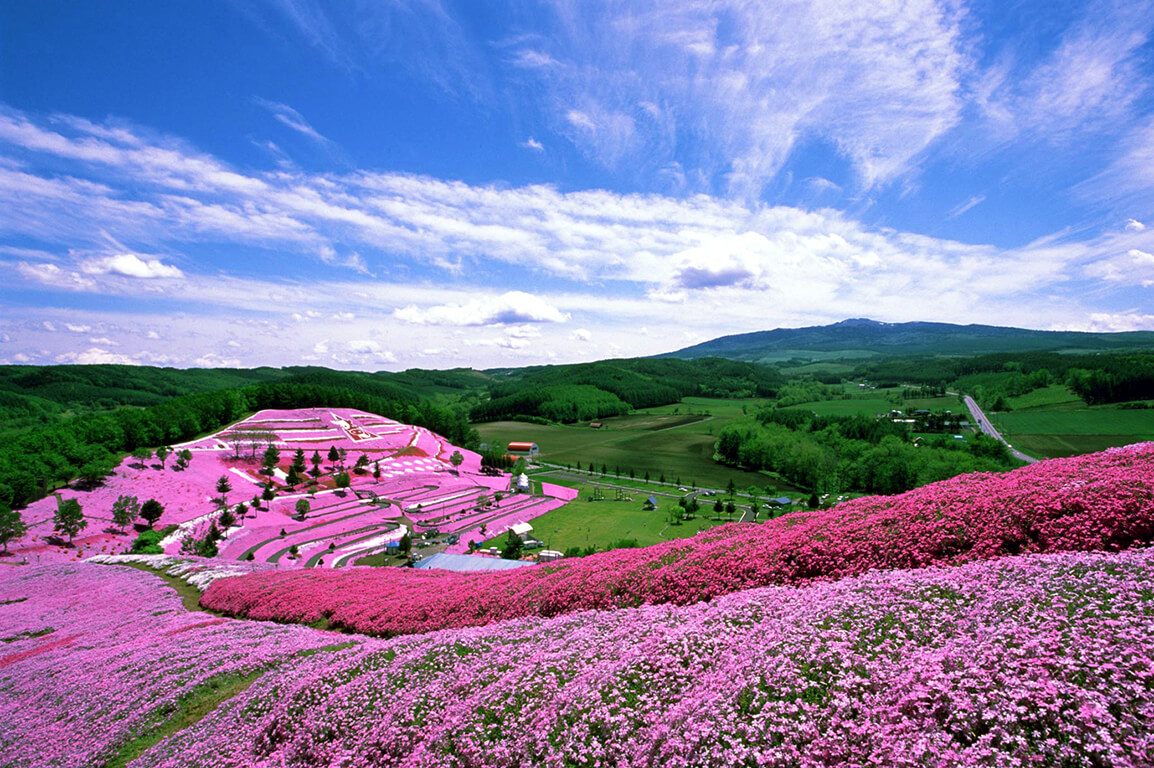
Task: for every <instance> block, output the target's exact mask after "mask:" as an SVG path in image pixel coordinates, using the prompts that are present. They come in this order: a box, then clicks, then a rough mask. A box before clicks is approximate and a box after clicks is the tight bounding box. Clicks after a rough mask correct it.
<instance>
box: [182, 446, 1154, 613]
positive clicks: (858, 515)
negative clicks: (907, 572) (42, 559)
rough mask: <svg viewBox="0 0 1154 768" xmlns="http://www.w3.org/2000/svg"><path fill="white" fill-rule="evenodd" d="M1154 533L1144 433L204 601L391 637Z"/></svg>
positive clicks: (271, 578)
mask: <svg viewBox="0 0 1154 768" xmlns="http://www.w3.org/2000/svg"><path fill="white" fill-rule="evenodd" d="M1152 539H1154V443H1145V444H1141V445H1136V446H1130V447H1128V448H1122V449H1112V450H1109V451H1106V452H1103V453H1098V454H1090V455H1087V456H1079V457H1075V458H1070V459H1054V460H1050V461H1046V462H1041V463H1039V464H1036V465H1033V466H1030V467H1025V468H1022V469H1019V470H1015V471H1013V472H1009V473H1006V474H1000V475H990V474H974V475H965V476H960V477H956V478H953V479H951V480H946V481H944V482H941V483H936V484H934V485H930V486H926V487H924V488H920V489H917V490H914V491H910V492H908V493H905V494H902V495H900V496H893V497H867V498H862V499H856V500H853V501H850V502H847V503H844V504H841V505H838V506H836V507H834V508H832V509H829V510H822V511H814V512H807V513H797V514H792V515H788V516H786V517H782V518H778V519H776V520H773V521H771V522H768V523H765V524H761V525H758V524H751V523H744V524H743V523H733V524H729V525H724V526H720V527H718V528H715V529H712V530H710V531H708V532H705V533H702V534H699V535H697V536H695V537H694V538H692V539H684V540H678V541H673V542H667V543H664V544H658V545H655V546H652V547H647V548H644V549H633V550H618V551H614V552H609V553H605V554H601V555H594V556H592V557H586V558H581V559H578V560H572V561H560V562H557V563H551V564H549V565H546V566H540V567H537V568H525V569H518V570H516V571H510V572H504V573H496V574H493V573H484V574H458V573H447V572H445V573H412V572H404V571H397V570H385V571H381V570H374V571H354V572H348V573H331V572H325V573H313V572H296V573H279V574H256V575H253V576H243V577H238V578H234V579H224V580H222V581H219V582H217V583H215V584H214V585H213V586H212V587H211V588H210V589H209V590H208V592H206V593H205V594H204V596H203V598H202V604H203V605H205V606H207V607H210V608H213V609H214V610H219V611H224V612H227V613H230V614H234V615H241V616H249V617H253V618H261V619H283V618H285V617H286V616H288V615H292V616H304V617H306V620H307V621H316V620H318V619H321V618H328V619H330V620H331V621H332V622H333V623H334V624H335V625H337V626H342V627H347V628H350V629H355V630H357V631H361V632H368V633H373V634H382V635H391V634H401V633H412V632H425V631H429V630H434V629H441V628H448V627H465V626H475V625H483V624H487V623H490V622H493V621H499V620H503V619H511V618H518V617H524V616H532V615H541V616H553V615H557V614H562V613H567V612H571V611H577V610H584V609H591V608H612V607H625V606H635V605H640V604H643V603H676V604H688V603H694V602H697V601H700V600H705V599H709V598H712V597H717V596H719V595H723V594H727V593H731V592H736V591H739V590H743V589H748V588H750V587H757V586H764V585H771V584H803V583H806V582H809V581H813V580H815V579H834V578H840V577H844V576H849V575H854V574H859V573H864V572H866V571H870V570H873V569H879V568H921V567H926V566H930V565H937V564H941V565H948V564H960V563H964V562H967V561H972V560H987V559H994V558H998V557H1003V556H1005V555H1012V554H1017V553H1020V552H1021V553H1026V552H1052V551H1064V550H1116V549H1123V548H1126V547H1128V546H1131V545H1133V544H1138V543H1148V542H1150V541H1151V540H1152Z"/></svg>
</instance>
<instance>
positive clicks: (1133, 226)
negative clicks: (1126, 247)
mask: <svg viewBox="0 0 1154 768" xmlns="http://www.w3.org/2000/svg"><path fill="white" fill-rule="evenodd" d="M1145 229H1146V225H1145V224H1143V223H1142V222H1140V221H1138V220H1137V219H1127V220H1126V231H1127V232H1143V231H1145Z"/></svg>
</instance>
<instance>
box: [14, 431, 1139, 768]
mask: <svg viewBox="0 0 1154 768" xmlns="http://www.w3.org/2000/svg"><path fill="white" fill-rule="evenodd" d="M361 415H362V416H363V417H364V418H354V416H356V414H354V413H352V412H330V416H329V417H327V418H328V421H326V420H325V419H326V417H325V416H318V415H316V414H299V413H298V414H294V415H292V416H291V417H292V418H298V419H314V418H319V419H320V423H321V424H322V425H327V426H320V427H318V426H316V424H317V422H313V421H298V422H293V421H290V420H289V418H290V414H288V413H265V414H258V415H257V416H256V417H254V420H253V421H250V422H249V426H250V427H251V426H252V424H254V423H255V424H262V423H263V424H265V425H268V424H272V425H275V427H274V431H277V434H278V435H279V436H280V438H281V439H282V440H288V439H289V438H290V437H293V438H298V439H312V437H315V438H316V439H318V440H319V439H320V436H319V435H313V436H311V437H310V432H311V431H313V430H314V429H318V430H320V429H323V430H325V431H326V432H333V431H336V430H349V431H350V432H351V433H349V432H346V434H345V437H346V439H347V440H348V442H347V443H344V445H345V446H346V451H347V452H348V453H352V452H353V451H357V450H361V447H363V448H368V446H367V442H368V441H366V440H357V439H356V438H357V437H358V435H357V434H356V429H353V428H354V427H360V428H361V429H364V430H365V431H366V432H369V433H372V434H375V435H376V437H374V438H373V439H375V440H377V441H379V442H378V445H379V446H380V449H381V456H382V461H383V460H384V458H383V457H384V454H385V453H387V452H389V451H392V452H393V453H392V454H391V458H392V459H394V463H393V464H391V465H388V466H391V467H393V469H394V470H395V471H396V470H402V469H404V468H405V467H403V466H402V465H400V464H399V463H398V462H400V461H405V460H410V461H411V460H412V459H408V458H406V456H405V455H404V441H405V440H413V439H414V438H413V437H412V435H413V434H415V433H414V432H410V433H406V434H407V435H408V436H407V437H402V436H400V432H398V435H395V436H387V435H383V434H377V433H385V432H387V431H389V430H390V429H392V428H397V429H398V430H401V431H403V430H404V428H403V425H391V424H387V423H384V422H381V423H369V421H370V419H371V415H370V414H361ZM262 419H269V420H273V421H262ZM346 425H347V426H346ZM324 437H325V439H327V440H332V439H335V438H336V435H335V434H325V435H324ZM422 440H425V441H435V440H436V437H435V435H432V434H430V435H428V436H418V437H417V438H416V444H417V445H419V446H424V447H422V448H421V450H422V451H423V452H424V453H426V456H425V457H424V458H426V459H431V460H439V459H438V457H440V456H441V455H442V454H443V453H444V451H445V450H447V449H448V448H449V446H446V445H443V444H442V445H441V448H440V450H436V451H433V450H432V449H434V448H436V445H435V444H434V443H433V442H422ZM393 441H395V442H393ZM199 442H200V445H199V446H198V447H200V448H202V449H203V451H204V453H203V455H196V456H195V457H194V458H193V460H192V462H191V465H190V466H194V465H196V462H198V461H201V459H202V458H206V457H209V456H212V457H214V460H216V461H218V462H220V466H228V464H229V461H228V459H227V458H226V457H227V455H228V454H229V452H232V453H234V454H235V452H236V451H235V447H233V446H231V445H230V443H229V440H228V437H227V433H225V434H218V435H214V436H211V437H209V438H205V439H204V440H203V441H199ZM358 445H359V446H361V447H355V446H358ZM463 453H464V452H462V454H463ZM451 455H452V454H451V453H450V454H449V456H450V457H451ZM338 458H339V449H338ZM346 458H347V457H346ZM475 460H476V459H475V457H466V461H464V462H462V463H461V464H460V465H459V466H458V467H456V468H454V466H453V463H452V462H451V461H449V462H447V463H445V462H442V464H443V466H442V467H439V468H435V469H434V470H430V471H432V472H433V473H434V474H436V475H442V476H444V477H445V479H450V478H452V479H457V478H458V476H457V475H455V474H454V471H458V472H460V473H461V477H464V478H465V479H468V475H469V473H470V468H471V465H470V462H472V461H475ZM205 463H206V464H207V463H208V462H207V461H206V462H205ZM277 466H278V468H280V469H281V471H282V472H283V471H285V470H284V467H281V466H280V465H279V464H278V465H277ZM232 468H234V467H230V470H231V469H232ZM235 468H238V469H242V471H248V470H247V469H244V468H242V467H235ZM289 468H291V466H290V467H289ZM135 471H136V472H137V473H140V472H144V473H152V474H153V475H156V476H159V475H162V474H163V473H166V472H170V471H171V468H170V469H153V468H151V467H148V468H146V469H144V470H135ZM177 474H179V473H177ZM234 474H235V473H234ZM286 474H287V473H286ZM404 474H405V473H404V472H401V477H403V476H404ZM422 474H426V473H425V472H424V470H422V471H421V472H410V473H409V476H411V477H417V476H421V475H422ZM382 476H383V472H382ZM210 477H211V475H210ZM273 477H274V478H278V477H279V476H278V475H277V473H276V472H275V471H274V472H273ZM238 479H239V476H238ZM398 479H399V478H390V479H389V481H388V482H392V481H395V480H398ZM376 481H377V482H386V481H384V479H383V477H382V478H381V479H379V480H376ZM319 482H320V481H319V479H318V483H319ZM360 484H361V485H362V486H367V485H368V484H369V480H367V479H363V480H362V481H360ZM364 489H365V488H364V487H362V488H361V490H364ZM339 490H344V489H341V488H339V487H336V484H335V482H334V487H333V488H332V489H331V493H332V494H335V493H336V492H337V491H339ZM325 492H326V491H323V490H319V491H318V492H317V493H318V495H320V494H322V493H325ZM206 501H207V502H209V503H211V500H205V499H200V498H197V497H195V496H191V495H190V496H189V498H188V501H187V502H186V504H187V505H189V506H190V508H189V509H186V510H185V512H183V513H181V514H187V515H190V516H191V517H190V519H194V518H195V513H196V512H197V511H198V509H192V508H191V507H198V505H199V504H202V503H205V502H206ZM176 506H178V505H176ZM273 507H274V509H269V510H264V511H262V512H260V513H258V514H272V513H273V512H274V511H275V502H274V505H273ZM173 519H174V520H175V519H176V518H175V517H174V518H173ZM306 522H307V518H306ZM231 535H232V534H230V536H231ZM259 537H260V534H257V535H255V536H254V537H253V539H254V542H255V540H256V539H258V538H259ZM1152 539H1154V444H1141V445H1135V446H1130V447H1127V448H1121V449H1113V450H1110V451H1107V452H1104V453H1100V454H1094V455H1088V456H1083V457H1078V458H1075V459H1064V460H1052V461H1047V462H1041V463H1039V464H1037V465H1034V466H1032V467H1028V468H1024V469H1021V470H1017V471H1015V472H1012V473H1007V474H1004V475H971V476H965V477H959V478H955V479H953V480H950V481H946V482H943V483H938V484H935V485H932V486H927V487H925V488H922V489H919V490H917V491H912V492H910V493H907V494H903V495H901V496H894V497H872V498H864V499H859V500H855V501H852V502H848V503H845V504H842V505H838V506H837V507H834V508H832V509H831V510H825V511H820V512H812V513H801V514H795V515H789V516H786V517H784V518H778V519H775V520H773V521H771V522H767V523H764V524H760V525H757V524H733V525H728V526H723V527H721V528H717V529H713V530H711V531H709V532H707V533H706V534H703V535H700V536H698V537H696V538H694V539H691V540H687V541H683V542H676V543H671V544H663V545H658V546H656V547H650V548H648V549H643V550H634V551H625V552H615V553H606V554H602V555H598V556H594V557H588V558H582V559H581V560H578V561H573V562H569V563H565V562H563V563H561V564H550V565H538V566H535V567H532V568H525V569H521V570H519V571H515V572H511V573H502V574H478V575H476V576H466V575H460V574H440V575H433V574H418V573H407V572H402V571H399V570H394V569H389V570H384V569H367V568H355V567H353V568H340V569H331V568H325V569H316V568H314V569H307V570H304V569H290V570H289V571H287V572H286V571H285V570H284V569H283V568H281V567H280V563H279V562H274V561H271V560H270V559H256V560H252V561H249V560H236V559H234V558H231V557H224V556H217V557H214V558H200V557H186V556H178V555H173V554H156V555H110V554H101V555H96V556H92V557H88V558H86V559H83V560H81V561H65V562H60V561H56V562H42V563H41V564H40V565H36V564H28V565H14V564H12V561H11V559H9V560H8V561H7V563H6V564H5V565H3V566H0V642H2V645H0V754H3V755H4V758H5V759H4V764H5V765H6V766H9V765H10V766H12V767H13V768H39V767H40V766H61V767H62V768H63V767H67V768H72V767H73V766H75V767H76V768H80V767H81V766H84V767H86V766H129V765H130V766H133V767H134V768H174V767H175V766H187V765H196V766H206V767H214V766H221V767H223V766H230V767H231V766H236V767H237V768H239V767H240V766H292V767H293V768H320V767H330V766H331V767H332V768H337V767H338V766H339V767H340V768H367V767H368V766H430V767H431V766H459V767H460V768H466V767H476V766H495V765H499V766H538V765H557V766H622V765H635V766H666V765H676V766H747V765H780V766H804V767H805V768H817V767H818V766H833V765H838V766H843V765H844V766H875V765H893V766H901V767H905V766H908V767H909V768H913V767H914V766H925V765H934V766H942V767H943V768H952V767H954V766H957V767H958V768H961V767H962V766H973V765H995V766H1003V765H1004V766H1017V765H1035V764H1037V765H1055V766H1057V765H1089V766H1118V767H1127V768H1128V767H1134V768H1137V767H1138V766H1147V765H1150V764H1152V763H1154V652H1152V651H1151V645H1150V643H1149V637H1150V636H1151V634H1152V632H1154V590H1152V589H1151V584H1154V549H1151V548H1150V547H1149V544H1150V543H1151V540H1152ZM91 549H92V548H89V551H91ZM129 566H131V567H129ZM166 582H167V583H166ZM172 585H175V586H177V587H178V590H179V591H182V592H184V593H185V597H186V599H185V600H184V601H183V602H182V600H181V597H180V595H178V594H177V592H174V590H173V589H172V588H171V586H172ZM190 590H194V591H192V592H190ZM202 590H203V597H202V599H201V601H200V602H201V605H198V604H197V601H196V600H195V599H188V598H190V597H194V596H195V595H197V594H199V593H200V592H201V591H202ZM204 608H210V609H212V610H203V609H204ZM217 609H222V610H227V611H229V612H231V613H233V614H235V615H234V616H228V615H222V613H221V610H217ZM245 616H247V617H248V618H245ZM252 617H256V618H252ZM319 618H323V619H326V622H325V623H326V624H327V626H329V627H330V628H329V629H319V628H316V627H315V626H305V625H304V624H303V623H293V622H315V621H316V620H317V619H319ZM265 619H276V620H275V621H268V620H265ZM331 627H342V628H343V631H340V632H338V631H333V629H332V628H331ZM379 635H397V636H394V637H380V636H379Z"/></svg>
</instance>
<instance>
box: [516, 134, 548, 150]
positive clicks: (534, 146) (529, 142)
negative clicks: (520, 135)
mask: <svg viewBox="0 0 1154 768" xmlns="http://www.w3.org/2000/svg"><path fill="white" fill-rule="evenodd" d="M521 146H522V147H524V148H525V149H531V150H533V151H534V152H544V151H545V145H544V144H542V143H541V142H539V141H537V140H536V139H534V138H533V137H532V136H530V137H529V138H528V139H526V140H525V141H523V142H521Z"/></svg>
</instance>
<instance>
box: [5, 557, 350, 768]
mask: <svg viewBox="0 0 1154 768" xmlns="http://www.w3.org/2000/svg"><path fill="white" fill-rule="evenodd" d="M170 565H174V564H170ZM185 567H188V566H187V565H186V566H185ZM193 567H195V566H193ZM0 627H2V629H0V636H3V638H4V639H5V640H6V641H7V642H5V643H3V644H0V723H2V725H0V755H3V756H4V757H3V760H2V762H3V764H4V765H5V766H11V767H12V768H32V767H33V766H59V767H61V768H73V767H75V768H89V767H90V766H98V765H104V764H105V763H106V762H107V761H108V759H109V758H111V757H112V756H113V755H114V754H115V753H116V752H117V751H118V749H119V748H120V746H122V745H123V744H125V743H127V742H128V741H129V739H130V738H133V737H134V736H135V735H137V734H139V733H140V732H142V731H144V730H146V729H147V728H148V727H150V726H151V725H152V724H153V723H154V722H156V720H157V719H158V718H159V719H163V718H164V717H166V716H167V714H166V713H171V712H172V711H173V709H174V708H175V707H176V705H177V703H178V702H179V701H180V700H181V698H182V697H184V696H187V695H189V694H190V693H191V692H192V691H193V690H194V689H196V688H197V687H198V686H201V685H203V684H205V683H206V681H209V680H213V679H221V678H223V677H226V676H235V675H245V674H251V673H255V672H260V671H262V670H265V669H269V668H271V667H275V666H276V665H280V664H284V663H287V662H289V661H291V660H293V659H295V658H297V654H298V653H300V652H301V651H306V650H315V649H318V648H322V647H325V646H329V645H332V644H333V643H335V642H340V638H335V636H334V635H333V634H332V633H326V632H319V631H316V630H311V629H308V628H307V627H298V626H281V625H272V624H260V623H255V622H239V621H235V620H231V619H224V620H220V619H214V618H213V617H211V616H208V615H206V614H204V613H189V612H187V611H185V610H184V608H183V607H182V606H181V603H180V598H179V597H178V596H177V594H176V593H175V592H174V591H173V590H172V589H171V588H170V587H168V586H167V585H166V584H164V582H162V581H161V580H160V579H159V578H157V577H156V576H154V575H151V574H148V573H143V572H141V571H138V570H135V569H131V568H126V567H123V566H112V565H92V564H89V563H77V564H74V565H53V566H45V567H39V568H37V567H29V568H19V569H16V568H9V569H4V570H2V571H0Z"/></svg>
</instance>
